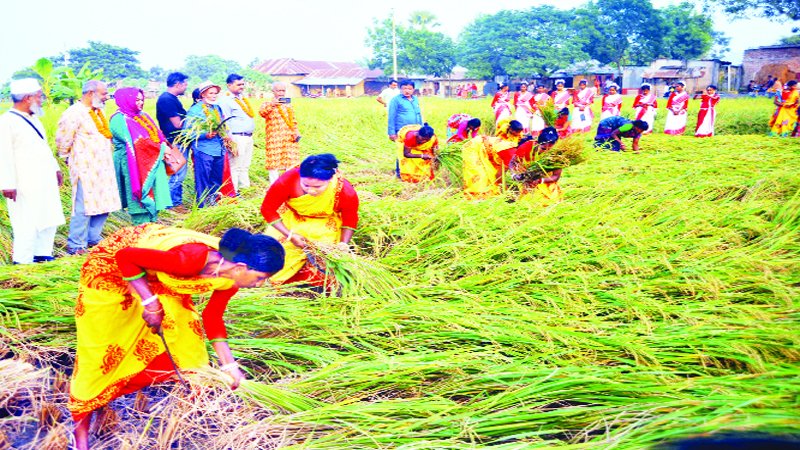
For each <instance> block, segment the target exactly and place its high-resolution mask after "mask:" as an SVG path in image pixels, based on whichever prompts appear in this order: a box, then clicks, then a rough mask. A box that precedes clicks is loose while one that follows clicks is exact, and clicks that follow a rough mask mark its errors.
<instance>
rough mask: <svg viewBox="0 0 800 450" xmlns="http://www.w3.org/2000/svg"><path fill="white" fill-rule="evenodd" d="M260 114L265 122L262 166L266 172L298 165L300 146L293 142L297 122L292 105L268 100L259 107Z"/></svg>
mask: <svg viewBox="0 0 800 450" xmlns="http://www.w3.org/2000/svg"><path fill="white" fill-rule="evenodd" d="M260 114H261V117H263V118H264V120H266V139H265V142H264V149H265V151H266V159H265V161H264V165H265V166H266V168H267V170H273V169H288V168H289V167H294V166H296V165H297V164H300V146H299V145H298V144H297V142H296V141H295V133H296V132H297V120H296V119H295V117H294V108H293V107H292V105H291V104H289V103H272V101H271V100H268V101H266V102H265V103H264V104H262V105H261V111H260Z"/></svg>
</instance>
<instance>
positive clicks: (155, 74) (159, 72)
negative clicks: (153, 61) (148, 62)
mask: <svg viewBox="0 0 800 450" xmlns="http://www.w3.org/2000/svg"><path fill="white" fill-rule="evenodd" d="M148 72H149V73H150V79H151V80H153V81H166V80H167V75H168V73H167V71H166V70H164V68H163V67H161V66H153V67H151V68H150V70H149V71H148Z"/></svg>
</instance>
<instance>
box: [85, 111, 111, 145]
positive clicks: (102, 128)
mask: <svg viewBox="0 0 800 450" xmlns="http://www.w3.org/2000/svg"><path fill="white" fill-rule="evenodd" d="M89 116H91V118H92V120H93V121H94V124H95V126H96V127H97V131H99V132H100V134H102V135H103V136H105V137H106V139H111V137H112V136H111V130H109V128H108V120H106V116H104V115H103V111H100V110H99V109H97V110H95V109H94V108H89ZM98 116H99V117H98Z"/></svg>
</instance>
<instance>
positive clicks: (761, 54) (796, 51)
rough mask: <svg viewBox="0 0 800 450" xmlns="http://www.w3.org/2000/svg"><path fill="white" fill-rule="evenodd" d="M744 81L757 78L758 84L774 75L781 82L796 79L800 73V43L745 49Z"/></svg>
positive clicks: (743, 63)
mask: <svg viewBox="0 0 800 450" xmlns="http://www.w3.org/2000/svg"><path fill="white" fill-rule="evenodd" d="M742 65H743V66H744V81H745V83H747V82H749V81H750V80H755V81H756V84H763V83H766V82H767V78H768V77H769V76H770V75H772V76H773V77H778V78H779V79H780V80H781V83H786V82H787V81H789V80H796V79H797V75H798V74H800V45H797V44H794V45H769V46H766V47H758V48H750V49H747V50H745V51H744V59H743V61H742Z"/></svg>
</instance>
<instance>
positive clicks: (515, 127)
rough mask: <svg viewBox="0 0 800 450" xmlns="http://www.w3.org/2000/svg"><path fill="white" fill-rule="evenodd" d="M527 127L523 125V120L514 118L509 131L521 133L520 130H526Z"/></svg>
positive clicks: (509, 125)
mask: <svg viewBox="0 0 800 450" xmlns="http://www.w3.org/2000/svg"><path fill="white" fill-rule="evenodd" d="M524 129H525V127H524V126H523V125H522V122H520V121H519V120H512V121H511V122H509V124H508V131H513V132H515V133H519V132H520V131H522V130H524Z"/></svg>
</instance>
